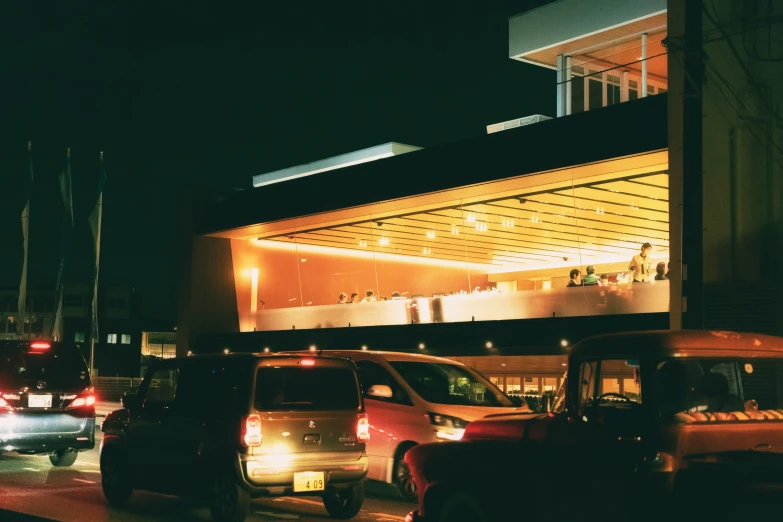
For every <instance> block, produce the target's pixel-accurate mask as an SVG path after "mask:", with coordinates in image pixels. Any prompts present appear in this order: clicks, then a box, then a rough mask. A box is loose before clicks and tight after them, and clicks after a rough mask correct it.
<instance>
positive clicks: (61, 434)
mask: <svg viewBox="0 0 783 522" xmlns="http://www.w3.org/2000/svg"><path fill="white" fill-rule="evenodd" d="M94 447H95V417H80V416H77V415H71V414H68V413H46V414H40V413H36V414H26V413H6V414H2V415H0V453H3V452H11V451H15V452H18V453H51V452H52V451H55V450H59V449H67V448H74V449H76V450H78V451H87V450H91V449H93V448H94Z"/></svg>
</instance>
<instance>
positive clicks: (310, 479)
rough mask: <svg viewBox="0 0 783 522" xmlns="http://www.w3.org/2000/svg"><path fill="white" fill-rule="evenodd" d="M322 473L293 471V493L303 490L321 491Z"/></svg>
mask: <svg viewBox="0 0 783 522" xmlns="http://www.w3.org/2000/svg"><path fill="white" fill-rule="evenodd" d="M323 490H324V474H323V472H320V471H319V472H315V471H306V472H304V473H294V493H300V492H303V491H323Z"/></svg>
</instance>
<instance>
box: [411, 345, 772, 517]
mask: <svg viewBox="0 0 783 522" xmlns="http://www.w3.org/2000/svg"><path fill="white" fill-rule="evenodd" d="M781 448H783V339H781V338H778V337H771V336H764V335H754V334H737V333H731V332H709V331H681V332H669V331H662V332H640V333H624V334H615V335H606V336H599V337H593V338H591V339H588V340H585V341H583V342H582V343H580V344H578V345H577V346H575V347H574V348H573V350H572V352H571V354H570V355H569V368H568V375H567V379H566V382H565V383H564V385H563V387H562V389H561V391H560V393H559V394H558V397H557V399H556V401H555V411H554V412H552V413H549V414H511V415H494V416H490V417H487V418H484V419H480V420H477V421H474V422H472V423H470V424H469V425H468V427H467V429H466V431H465V435H464V437H463V439H462V441H461V442H445V443H440V444H426V445H422V446H418V447H416V448H413V449H412V450H410V451H409V452H408V454H407V455H406V457H405V460H406V462H407V463H408V465H409V467H410V469H411V472H412V474H413V479H414V481H415V482H416V484H417V486H418V490H419V509H418V511H416V512H413V513H411V514H410V515H409V516H408V520H410V521H426V522H435V521H437V522H440V521H453V522H458V521H462V520H464V521H469V520H470V521H482V520H485V521H494V520H517V519H523V518H529V519H530V520H536V521H539V520H567V519H570V518H571V517H575V519H578V520H597V519H599V518H600V519H605V520H609V519H611V520H635V521H636V520H640V519H649V520H668V519H671V518H677V517H679V516H682V517H683V519H689V520H708V519H713V520H715V519H721V517H722V516H726V515H728V514H731V513H733V512H734V511H736V512H737V514H736V515H731V516H735V517H736V516H739V517H742V518H743V519H747V517H749V516H751V513H752V512H753V510H754V509H760V510H762V512H764V510H765V509H767V508H768V507H769V503H770V502H772V503H776V502H778V500H777V498H780V497H781V496H780V494H779V493H777V494H772V495H769V494H768V493H769V492H779V491H781V490H783V457H782V456H781ZM775 509H776V510H777V509H778V508H777V507H776V508H775Z"/></svg>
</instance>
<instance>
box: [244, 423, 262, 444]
mask: <svg viewBox="0 0 783 522" xmlns="http://www.w3.org/2000/svg"><path fill="white" fill-rule="evenodd" d="M261 437H262V435H261V417H260V416H258V415H248V416H247V417H245V425H244V429H243V433H242V443H243V444H244V445H245V446H249V447H254V446H260V445H261Z"/></svg>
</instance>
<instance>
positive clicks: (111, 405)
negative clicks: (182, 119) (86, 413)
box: [95, 401, 122, 417]
mask: <svg viewBox="0 0 783 522" xmlns="http://www.w3.org/2000/svg"><path fill="white" fill-rule="evenodd" d="M120 408H122V404H120V403H119V402H103V401H98V402H96V403H95V416H96V417H105V416H106V414H107V413H109V412H111V411H114V410H119V409H120Z"/></svg>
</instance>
